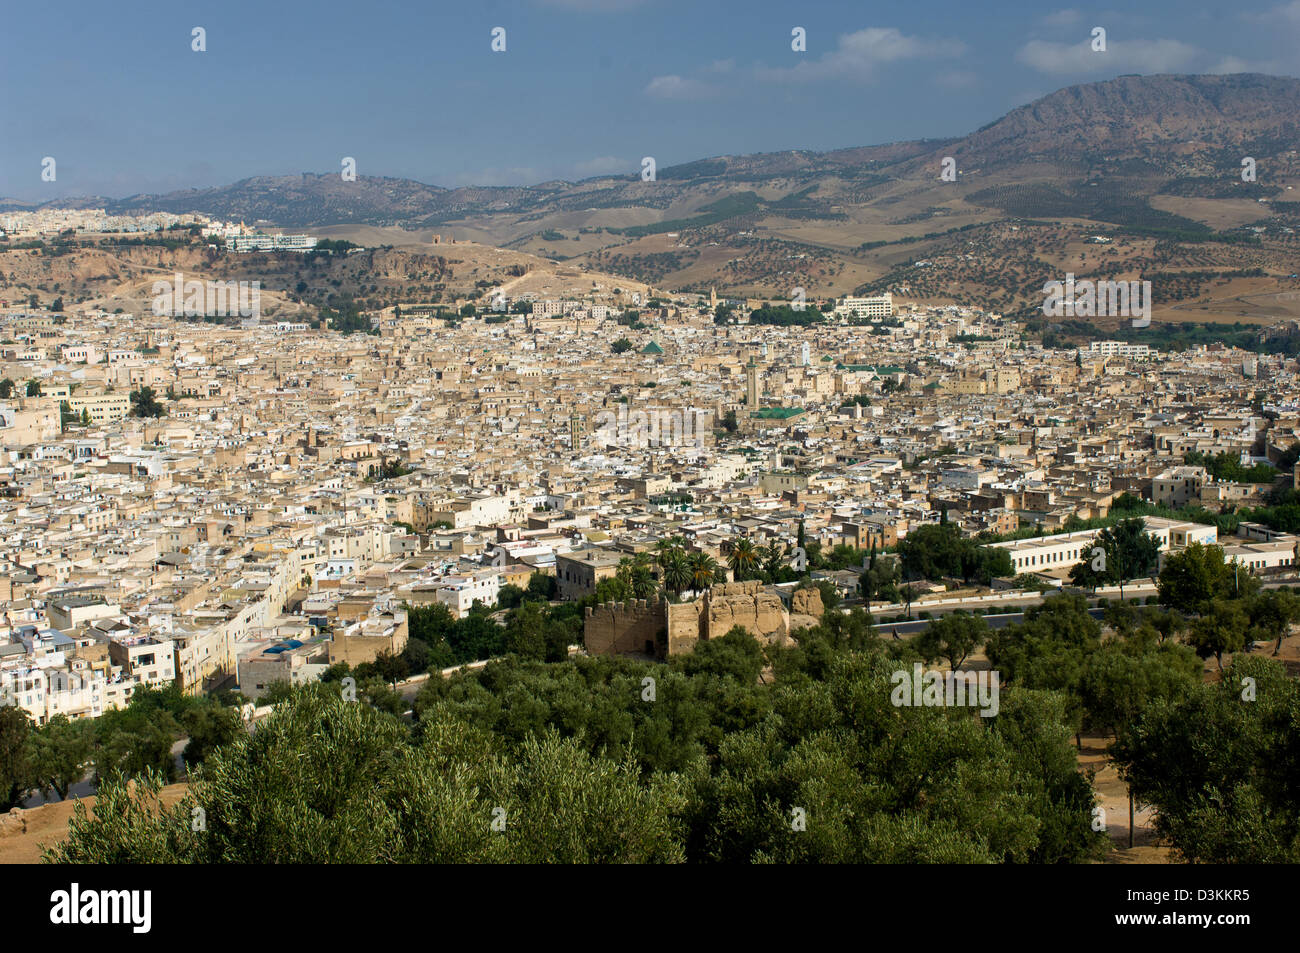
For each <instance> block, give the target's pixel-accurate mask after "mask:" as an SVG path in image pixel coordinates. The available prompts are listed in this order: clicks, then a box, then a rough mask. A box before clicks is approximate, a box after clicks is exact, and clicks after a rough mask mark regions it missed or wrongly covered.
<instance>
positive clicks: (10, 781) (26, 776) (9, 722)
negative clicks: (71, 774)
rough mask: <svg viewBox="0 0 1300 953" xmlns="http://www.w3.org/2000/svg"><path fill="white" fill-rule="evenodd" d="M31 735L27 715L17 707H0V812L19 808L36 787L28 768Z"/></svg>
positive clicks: (30, 765)
mask: <svg viewBox="0 0 1300 953" xmlns="http://www.w3.org/2000/svg"><path fill="white" fill-rule="evenodd" d="M33 731H34V726H33V725H32V720H31V718H29V717H28V715H27V712H25V711H23V709H21V708H19V707H18V706H17V705H0V812H7V811H9V810H10V808H13V807H16V806H18V805H19V804H21V803H22V800H23V798H24V797H26V795H27V792H28V791H29V790H31V788H33V787H36V786H37V784H38V782H37V781H36V780H35V777H36V772H35V770H34V768H33V765H32V749H31V745H32V734H33Z"/></svg>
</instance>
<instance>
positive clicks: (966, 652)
mask: <svg viewBox="0 0 1300 953" xmlns="http://www.w3.org/2000/svg"><path fill="white" fill-rule="evenodd" d="M988 632H989V624H988V623H987V622H985V621H984V618H983V617H982V616H976V615H970V614H968V613H965V612H954V613H952V614H950V615H946V616H943V617H942V618H939V619H935V620H934V621H933V622H931V623H930V624H929V625H928V626H927V627H926V629H925V631H924V632H922V633H921V634H920V635H919V636H917V637H916V640H915V642H914V645H915V647H916V650H917V651H918V652H919V653H920V654H921V657H922V658H923V659H925V661H926V663H927V664H929V663H932V662H934V660H935V659H940V658H946V659H947V660H948V664H949V665H951V666H952V668H953V670H954V671H956V670H957V669H959V668H961V665H962V663H963V662H965V661H966V659H967V658H968V657H969V656H970V654H971V653H972V652H974V651H975V650H976V649H977V648H979V647H980V646H981V645H983V644H984V640H985V639H986V638H987V637H988Z"/></svg>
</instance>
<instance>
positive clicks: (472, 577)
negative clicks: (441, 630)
mask: <svg viewBox="0 0 1300 953" xmlns="http://www.w3.org/2000/svg"><path fill="white" fill-rule="evenodd" d="M500 592H501V574H500V573H499V572H497V571H496V570H495V569H484V570H479V571H477V572H469V573H461V574H458V575H454V576H445V577H444V578H443V579H442V580H441V585H440V586H439V588H438V591H437V592H436V593H435V594H434V595H435V597H436V598H437V600H438V601H439V602H441V603H442V604H443V605H445V606H446V607H447V608H448V609H450V610H451V611H452V613H453V614H454V615H455V616H456V618H458V619H463V618H465V616H467V615H469V610H470V608H471V607H472V606H473V605H474V603H475V602H481V603H483V605H485V606H495V605H496V604H497V595H498V594H499V593H500Z"/></svg>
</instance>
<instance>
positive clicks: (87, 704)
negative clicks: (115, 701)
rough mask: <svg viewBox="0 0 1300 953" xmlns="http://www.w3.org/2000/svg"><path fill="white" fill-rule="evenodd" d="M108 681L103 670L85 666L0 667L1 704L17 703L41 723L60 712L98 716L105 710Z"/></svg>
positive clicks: (82, 716)
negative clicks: (94, 669) (69, 668)
mask: <svg viewBox="0 0 1300 953" xmlns="http://www.w3.org/2000/svg"><path fill="white" fill-rule="evenodd" d="M82 664H83V666H84V663H82ZM105 682H106V679H105V678H104V675H103V673H102V672H91V671H90V670H89V669H88V668H84V667H83V668H82V669H81V670H79V671H72V672H70V671H68V670H66V669H64V668H40V667H36V666H30V665H27V664H18V665H11V666H5V667H0V705H17V706H18V707H19V708H21V709H23V710H24V711H25V712H27V714H28V715H30V716H31V718H32V720H33V721H34V722H36V723H37V724H38V725H44V724H46V723H47V722H49V720H50V719H51V718H53V717H55V716H56V715H65V716H67V717H68V718H70V719H72V720H76V719H78V718H98V717H99V716H100V715H102V714H103V713H104V699H105V695H106V692H105Z"/></svg>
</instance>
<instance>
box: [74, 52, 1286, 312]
mask: <svg viewBox="0 0 1300 953" xmlns="http://www.w3.org/2000/svg"><path fill="white" fill-rule="evenodd" d="M1297 149H1300V80H1296V79H1292V78H1286V77H1274V76H1264V75H1259V74H1238V75H1229V76H1122V77H1119V78H1117V79H1113V80H1108V81H1105V82H1100V83H1091V84H1087V85H1081V86H1071V87H1068V88H1065V89H1061V90H1058V91H1057V92H1054V93H1051V94H1050V95H1047V96H1044V97H1043V98H1041V99H1038V100H1036V101H1034V102H1032V103H1029V104H1027V105H1024V106H1021V107H1018V108H1016V109H1014V110H1012V111H1011V112H1009V113H1008V114H1007V115H1005V116H1003V117H1002V118H1001V119H998V120H997V121H995V122H992V123H990V124H988V125H986V126H984V127H983V128H981V129H978V130H975V131H974V132H972V133H970V134H969V135H967V136H964V137H962V138H959V139H947V140H922V141H912V142H900V143H892V144H888V145H880V146H867V147H860V148H852V149H841V150H836V151H831V152H813V151H804V150H797V151H788V152H779V153H761V154H756V155H740V156H715V157H711V158H704V159H700V160H697V161H693V162H688V163H684V164H681V165H677V166H671V167H666V168H660V169H659V170H658V174H657V177H656V181H653V182H642V181H641V179H640V175H639V169H637V168H630V169H629V170H628V173H627V174H626V175H621V176H602V177H597V178H592V179H586V180H583V181H580V182H572V183H570V182H548V183H545V184H542V185H537V186H532V187H502V188H457V189H445V188H440V187H437V186H433V185H426V184H423V183H420V182H414V181H411V180H408V179H394V178H371V177H365V176H361V177H358V179H357V181H356V182H344V181H342V179H341V177H340V176H339V175H338V174H337V173H331V174H325V175H315V174H303V175H299V176H275V177H264V176H260V177H255V178H251V179H245V180H243V181H240V182H236V183H233V184H231V185H228V186H225V187H222V188H214V189H202V190H190V191H184V192H172V193H168V194H166V195H161V196H132V197H131V198H127V199H122V200H115V201H107V202H103V203H102V204H106V205H107V207H108V208H109V209H110V210H113V211H132V210H145V209H157V210H163V211H173V212H187V211H196V212H202V213H205V214H209V215H213V216H217V217H220V218H224V219H234V220H243V221H245V222H248V223H250V224H251V223H261V224H267V225H275V226H279V227H283V228H290V229H294V228H322V227H327V226H336V228H331V229H330V234H331V235H333V236H335V237H348V235H349V233H348V230H347V228H348V227H353V228H356V229H360V228H361V227H363V226H364V227H370V228H374V227H387V228H389V229H392V228H393V227H399V228H402V229H406V230H410V231H414V230H433V231H435V232H440V233H446V234H450V235H455V236H456V237H458V238H461V239H469V240H472V241H476V242H482V243H486V244H492V245H498V246H503V247H508V248H512V249H515V250H517V251H522V252H526V253H530V254H534V255H538V256H542V257H546V258H551V259H553V260H557V261H570V262H573V263H574V264H575V265H578V266H582V267H586V268H591V269H595V270H600V271H604V272H608V273H612V274H617V275H624V276H626V277H630V278H634V279H637V280H641V281H646V282H650V283H653V284H656V285H658V286H660V287H665V288H693V289H697V290H705V289H707V288H709V287H717V288H718V290H719V291H723V290H726V291H731V292H736V293H744V294H751V295H768V294H770V295H773V296H783V295H786V294H788V293H789V289H790V288H791V287H793V286H795V285H797V286H799V287H803V288H805V290H806V292H807V293H808V294H809V295H830V294H842V293H844V292H846V291H851V290H880V289H882V288H886V287H888V288H893V289H901V293H903V294H905V295H910V296H912V297H915V298H919V299H922V300H933V301H962V300H971V301H976V300H980V301H988V300H990V296H992V299H991V300H993V301H994V303H996V304H998V305H999V306H1001V307H1004V308H1006V309H1008V310H1014V309H1016V308H1019V307H1023V306H1025V305H1026V304H1028V303H1029V302H1031V301H1032V300H1033V299H1034V297H1035V294H1037V292H1036V291H1035V285H1037V286H1038V287H1041V284H1042V280H1043V276H1044V275H1046V276H1053V275H1055V274H1057V273H1058V272H1060V271H1061V270H1062V268H1063V267H1065V266H1066V265H1071V264H1074V263H1078V262H1079V261H1080V259H1082V260H1084V261H1085V263H1086V267H1091V268H1103V271H1099V272H1097V273H1098V274H1102V273H1107V274H1110V273H1114V274H1116V275H1121V274H1127V275H1128V277H1137V273H1139V272H1141V273H1145V271H1149V270H1165V271H1171V272H1178V273H1180V274H1181V273H1183V272H1188V271H1192V272H1198V273H1199V272H1204V273H1205V275H1208V276H1209V277H1205V278H1204V280H1200V279H1195V278H1193V279H1187V280H1183V279H1182V278H1179V279H1178V281H1176V282H1171V283H1170V285H1171V286H1173V285H1177V288H1178V291H1177V297H1175V298H1171V299H1169V300H1168V301H1167V302H1166V303H1168V304H1169V305H1170V306H1171V307H1173V306H1174V305H1175V304H1177V303H1179V302H1181V303H1182V304H1180V305H1179V306H1190V302H1191V301H1192V300H1194V299H1196V298H1197V296H1198V295H1201V294H1202V293H1204V292H1205V291H1206V287H1205V286H1206V285H1207V284H1208V286H1209V287H1210V290H1211V291H1214V289H1215V288H1218V289H1219V291H1223V289H1222V288H1219V285H1221V284H1222V283H1221V282H1220V283H1218V284H1216V281H1215V279H1214V277H1213V276H1214V275H1216V274H1218V273H1220V272H1222V273H1225V274H1230V275H1231V276H1233V277H1229V279H1228V281H1230V282H1238V284H1232V285H1231V286H1229V287H1227V289H1226V292H1227V296H1228V297H1229V298H1232V299H1235V298H1236V297H1237V296H1239V295H1246V296H1247V297H1248V298H1250V300H1251V301H1253V300H1254V298H1253V297H1251V296H1254V295H1257V294H1258V293H1261V292H1265V293H1271V289H1272V286H1271V285H1268V283H1267V281H1265V282H1264V283H1263V284H1258V286H1257V285H1256V284H1246V285H1241V284H1240V282H1241V281H1245V280H1247V276H1244V275H1241V274H1238V273H1242V272H1247V271H1252V272H1253V270H1256V269H1262V273H1263V275H1264V276H1271V275H1274V274H1275V273H1281V274H1282V275H1285V274H1290V273H1293V272H1294V271H1295V270H1296V269H1295V267H1294V262H1293V259H1294V257H1295V253H1296V248H1295V246H1294V239H1293V235H1294V230H1295V229H1296V228H1297V227H1300V205H1298V204H1297V192H1296V190H1295V188H1294V186H1296V185H1300V160H1298V159H1297ZM944 157H952V158H953V159H954V160H955V164H956V169H957V173H958V175H957V181H955V182H945V181H941V180H940V175H939V173H940V167H941V163H942V161H943V159H944ZM1246 157H1250V158H1252V159H1254V161H1255V164H1256V169H1257V173H1258V179H1257V181H1256V182H1244V181H1242V178H1241V169H1242V160H1243V159H1244V158H1246ZM1261 200H1263V201H1261ZM101 201H102V200H101ZM63 204H77V205H85V204H91V200H81V201H78V202H76V203H63ZM1288 229H1290V230H1291V231H1288ZM1095 231H1100V232H1103V233H1105V234H1106V236H1107V237H1109V238H1111V243H1110V245H1109V247H1108V248H1107V249H1106V252H1105V254H1102V253H1100V252H1096V251H1095V249H1092V250H1091V251H1090V248H1082V249H1078V248H1075V247H1074V244H1073V243H1075V242H1076V241H1082V240H1083V239H1084V238H1086V237H1087V236H1088V235H1089V233H1091V232H1095ZM357 234H358V235H360V232H359V231H358V233H357ZM424 240H427V239H423V238H421V239H419V241H424ZM1158 242H1164V243H1166V244H1164V245H1159V247H1157V245H1156V243H1158ZM1170 242H1174V243H1179V244H1180V245H1186V244H1187V243H1191V244H1194V245H1196V246H1197V249H1196V253H1195V254H1194V255H1184V256H1181V257H1180V256H1178V255H1173V254H1171V249H1170V247H1168V243H1170ZM402 243H405V242H402ZM1247 245H1249V246H1250V247H1249V249H1248V251H1249V253H1248V254H1246V253H1244V252H1243V248H1244V247H1245V246H1247ZM1094 252H1095V253H1094ZM949 256H955V257H952V258H951V259H950V258H949ZM1288 258H1290V259H1292V260H1291V261H1290V262H1288ZM918 260H919V261H922V262H924V263H925V264H923V265H921V266H916V265H914V262H916V261H918ZM927 268H928V269H929V270H928V271H925V270H924V269H927ZM998 268H1000V269H1001V272H1002V273H1001V274H997V275H995V274H994V270H995V269H998ZM918 269H919V270H918ZM1106 269H1108V270H1106ZM1076 270H1079V269H1076ZM1084 270H1086V268H1085V269H1084ZM1080 273H1082V271H1080ZM1259 277H1260V276H1252V277H1250V280H1251V281H1254V280H1255V279H1256V278H1259ZM1008 278H1009V279H1010V286H1008ZM1270 280H1271V279H1270ZM1292 290H1294V289H1292ZM1215 294H1218V292H1215ZM1279 300H1289V299H1279ZM1233 307H1234V308H1236V310H1235V311H1232V313H1245V312H1250V313H1254V312H1251V309H1252V308H1253V307H1255V306H1254V305H1253V304H1250V303H1249V302H1248V303H1247V304H1245V305H1242V306H1241V307H1240V308H1238V307H1237V306H1236V305H1234V306H1233ZM1258 310H1259V314H1260V315H1264V314H1267V315H1268V316H1269V319H1270V320H1272V319H1275V318H1276V317H1278V316H1279V315H1285V314H1288V313H1290V310H1293V309H1290V308H1289V307H1288V306H1281V307H1280V308H1279V307H1275V306H1274V303H1266V304H1265V305H1261V307H1260V308H1259V309H1258Z"/></svg>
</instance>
